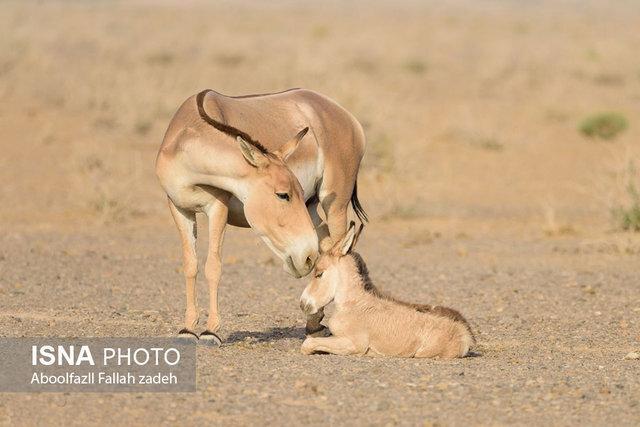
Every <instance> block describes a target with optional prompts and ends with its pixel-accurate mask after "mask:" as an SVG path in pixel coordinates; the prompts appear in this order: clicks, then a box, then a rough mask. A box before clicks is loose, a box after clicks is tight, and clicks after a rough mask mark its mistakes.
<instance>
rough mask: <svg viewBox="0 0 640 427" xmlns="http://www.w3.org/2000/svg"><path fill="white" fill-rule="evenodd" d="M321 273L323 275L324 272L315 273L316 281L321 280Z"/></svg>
mask: <svg viewBox="0 0 640 427" xmlns="http://www.w3.org/2000/svg"><path fill="white" fill-rule="evenodd" d="M322 273H324V271H321V272H319V273H316V277H317V278H318V279H319V278H321V277H322Z"/></svg>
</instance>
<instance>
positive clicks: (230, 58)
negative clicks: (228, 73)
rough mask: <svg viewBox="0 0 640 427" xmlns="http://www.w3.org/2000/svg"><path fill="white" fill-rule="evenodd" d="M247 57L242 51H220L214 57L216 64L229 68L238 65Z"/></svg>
mask: <svg viewBox="0 0 640 427" xmlns="http://www.w3.org/2000/svg"><path fill="white" fill-rule="evenodd" d="M245 59H246V58H245V56H244V55H242V54H240V53H219V54H217V55H216V56H214V58H213V60H214V61H215V62H216V64H218V65H221V66H223V67H229V68H233V67H237V66H238V65H240V64H242V63H243V62H244V61H245Z"/></svg>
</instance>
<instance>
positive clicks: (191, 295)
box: [169, 200, 198, 338]
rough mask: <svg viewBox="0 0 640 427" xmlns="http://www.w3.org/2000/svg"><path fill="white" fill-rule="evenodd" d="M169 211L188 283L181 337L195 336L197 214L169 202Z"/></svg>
mask: <svg viewBox="0 0 640 427" xmlns="http://www.w3.org/2000/svg"><path fill="white" fill-rule="evenodd" d="M169 209H170V210H171V215H173V220H174V221H175V222H176V226H177V227H178V231H179V232H180V239H181V240H182V270H183V272H184V278H185V282H186V291H187V309H186V311H185V315H184V328H183V329H182V330H181V331H180V332H178V334H179V335H185V336H195V337H196V338H198V335H197V334H196V333H195V328H196V325H197V324H198V302H197V298H196V276H197V275H198V257H197V255H196V237H197V236H196V233H197V231H196V214H195V213H194V212H189V211H186V210H184V209H181V208H179V207H177V206H176V205H174V204H173V202H172V201H171V200H169Z"/></svg>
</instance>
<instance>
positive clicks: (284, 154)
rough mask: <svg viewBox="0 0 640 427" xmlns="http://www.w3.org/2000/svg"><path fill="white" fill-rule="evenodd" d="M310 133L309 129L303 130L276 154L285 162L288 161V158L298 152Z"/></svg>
mask: <svg viewBox="0 0 640 427" xmlns="http://www.w3.org/2000/svg"><path fill="white" fill-rule="evenodd" d="M308 131H309V127H306V128H304V129H302V130H301V131H300V132H298V134H297V135H296V136H294V137H293V138H291V139H290V140H289V141H287V142H286V143H285V144H284V145H283V146H282V147H280V148H279V149H278V150H277V151H275V152H274V154H276V155H277V156H279V157H280V158H281V159H282V160H283V161H286V160H287V158H288V157H289V156H290V155H292V154H293V152H294V151H296V148H298V145H299V144H300V141H302V138H304V136H305V135H306V134H307V132H308Z"/></svg>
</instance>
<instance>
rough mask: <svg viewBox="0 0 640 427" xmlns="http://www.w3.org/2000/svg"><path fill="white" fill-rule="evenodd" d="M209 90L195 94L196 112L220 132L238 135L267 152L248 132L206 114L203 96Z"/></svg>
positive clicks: (209, 90) (263, 152)
mask: <svg viewBox="0 0 640 427" xmlns="http://www.w3.org/2000/svg"><path fill="white" fill-rule="evenodd" d="M209 92H213V91H212V90H211V89H205V90H203V91H202V92H200V93H199V94H198V95H197V96H196V104H197V105H198V113H200V117H201V118H202V120H204V121H205V122H207V123H209V124H210V125H211V126H213V127H214V128H216V129H218V130H219V131H220V132H223V133H226V134H227V135H229V136H232V137H234V138H237V137H240V138H242V139H244V140H245V141H247V142H248V143H249V144H251V145H253V146H254V147H256V148H257V149H258V150H259V151H260V152H261V153H262V154H269V150H267V149H266V148H265V146H264V145H262V144H260V143H259V142H258V141H257V140H255V139H253V138H252V137H251V136H250V135H249V134H248V133H246V132H243V131H241V130H240V129H238V128H235V127H233V126H230V125H228V124H226V123H222V122H219V121H217V120H216V119H214V118H213V117H211V116H210V115H208V114H207V112H206V111H205V110H204V97H205V95H206V94H207V93H209Z"/></svg>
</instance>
